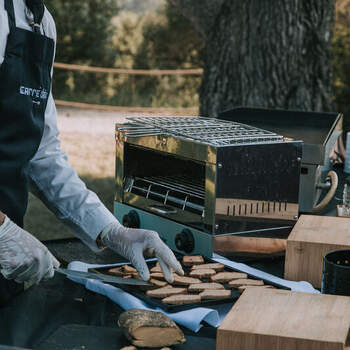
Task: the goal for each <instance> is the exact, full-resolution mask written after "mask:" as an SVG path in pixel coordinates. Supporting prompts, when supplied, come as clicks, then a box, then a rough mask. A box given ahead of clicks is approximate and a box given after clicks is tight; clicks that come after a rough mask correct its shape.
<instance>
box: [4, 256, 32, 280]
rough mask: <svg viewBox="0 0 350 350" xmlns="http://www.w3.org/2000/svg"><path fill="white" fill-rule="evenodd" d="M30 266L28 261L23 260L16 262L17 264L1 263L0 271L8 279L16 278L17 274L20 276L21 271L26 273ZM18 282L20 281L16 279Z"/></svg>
mask: <svg viewBox="0 0 350 350" xmlns="http://www.w3.org/2000/svg"><path fill="white" fill-rule="evenodd" d="M29 268H30V261H27V260H25V261H23V262H22V263H21V264H18V265H17V266H14V267H13V266H6V265H5V266H4V264H3V265H2V269H1V273H2V275H3V276H4V277H5V278H6V279H8V280H16V279H17V277H18V276H20V275H21V274H23V273H26V271H27V270H28V269H29ZM16 282H18V283H21V282H20V281H16Z"/></svg>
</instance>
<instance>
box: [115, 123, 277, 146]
mask: <svg viewBox="0 0 350 350" xmlns="http://www.w3.org/2000/svg"><path fill="white" fill-rule="evenodd" d="M128 120H129V121H132V122H134V123H136V125H135V124H133V126H132V127H123V128H119V129H118V131H120V132H122V133H123V134H124V135H125V136H128V137H140V136H151V135H165V134H166V135H169V136H180V137H182V138H185V139H188V140H195V141H196V142H199V143H202V144H206V145H211V146H229V145H236V144H242V145H244V144H252V143H265V142H269V143H271V142H280V141H282V140H283V136H281V135H278V134H276V133H273V132H270V131H266V130H263V129H259V128H255V127H252V126H249V125H245V124H241V123H235V122H227V121H224V120H218V119H213V118H198V117H178V118H173V117H132V118H128Z"/></svg>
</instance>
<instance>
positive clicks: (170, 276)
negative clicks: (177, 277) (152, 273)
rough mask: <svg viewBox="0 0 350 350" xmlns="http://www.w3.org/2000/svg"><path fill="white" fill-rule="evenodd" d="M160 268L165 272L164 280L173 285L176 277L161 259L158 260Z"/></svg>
mask: <svg viewBox="0 0 350 350" xmlns="http://www.w3.org/2000/svg"><path fill="white" fill-rule="evenodd" d="M158 261H159V265H160V268H161V269H162V271H163V275H164V278H165V279H166V281H167V282H168V283H173V282H174V276H173V273H172V272H171V270H170V269H169V267H168V265H167V264H166V263H165V262H164V261H163V260H162V259H160V258H158Z"/></svg>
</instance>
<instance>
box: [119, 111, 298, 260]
mask: <svg viewBox="0 0 350 350" xmlns="http://www.w3.org/2000/svg"><path fill="white" fill-rule="evenodd" d="M301 149H302V143H301V142H300V141H293V140H290V139H288V140H287V139H285V138H284V137H283V136H281V135H278V134H276V133H274V132H270V131H266V130H263V129H259V128H256V127H251V126H248V125H245V124H241V123H236V122H230V121H224V120H217V119H210V118H199V117H154V118H146V117H139V118H129V119H128V121H127V122H126V123H123V124H117V125H116V192H115V215H116V216H117V218H118V219H119V220H121V221H123V220H124V221H128V222H129V221H130V220H126V218H127V217H128V215H129V214H130V212H133V215H137V216H138V224H137V225H138V226H139V227H141V228H147V229H154V230H157V231H158V233H159V234H160V236H161V237H162V238H163V239H164V240H165V241H166V242H167V244H168V245H169V246H170V247H171V248H172V249H174V250H177V251H179V252H181V253H184V252H185V253H200V254H203V255H206V256H211V253H212V244H213V240H214V239H215V236H217V235H232V234H258V235H259V234H261V233H262V232H264V233H265V234H269V235H275V234H277V233H278V232H280V231H283V230H286V229H288V228H291V227H292V226H293V225H294V223H295V221H296V220H297V217H298V196H299V179H300V165H301V162H300V160H301ZM136 221H137V220H136ZM137 225H136V224H135V226H137ZM191 247H192V248H193V249H192V250H191Z"/></svg>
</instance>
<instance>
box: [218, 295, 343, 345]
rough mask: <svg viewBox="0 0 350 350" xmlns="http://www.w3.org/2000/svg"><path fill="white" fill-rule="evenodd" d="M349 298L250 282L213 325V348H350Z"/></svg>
mask: <svg viewBox="0 0 350 350" xmlns="http://www.w3.org/2000/svg"><path fill="white" fill-rule="evenodd" d="M349 327H350V298H349V297H343V296H336V295H324V294H307V293H298V292H291V291H287V290H273V289H259V288H251V289H248V290H246V291H245V292H244V293H243V295H242V296H241V297H240V298H239V300H238V301H237V302H236V304H235V305H234V306H233V308H232V309H231V311H230V312H229V313H228V314H227V316H226V317H225V319H224V321H223V322H222V324H221V325H220V327H219V328H218V332H217V340H216V349H217V350H234V349H237V350H248V349H249V350H296V349H297V350H344V349H346V350H350V347H349V344H347V342H348V341H349V340H348V333H349Z"/></svg>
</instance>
